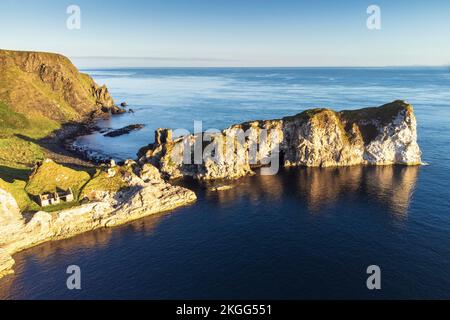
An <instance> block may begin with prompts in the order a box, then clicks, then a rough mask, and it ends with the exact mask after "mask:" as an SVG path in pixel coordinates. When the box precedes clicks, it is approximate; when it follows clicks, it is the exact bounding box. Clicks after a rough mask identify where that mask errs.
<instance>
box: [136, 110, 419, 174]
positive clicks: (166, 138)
mask: <svg viewBox="0 0 450 320" xmlns="http://www.w3.org/2000/svg"><path fill="white" fill-rule="evenodd" d="M196 148H199V149H198V150H196ZM196 151H197V154H198V153H200V160H201V161H198V162H195V161H192V158H194V157H195V153H196ZM138 157H139V162H140V163H142V164H144V163H152V164H153V165H155V166H156V167H158V168H159V169H160V170H161V172H162V173H163V174H164V175H165V176H166V177H167V178H169V179H175V178H180V177H187V176H188V177H193V178H195V179H199V180H214V179H236V178H240V177H243V176H246V175H251V174H254V171H255V169H258V168H261V167H266V166H267V165H268V164H271V165H273V164H274V162H278V164H279V165H280V166H283V167H292V166H306V167H332V166H353V165H392V164H401V165H420V164H421V151H420V148H419V145H418V144H417V124H416V118H415V115H414V110H413V107H412V106H411V105H410V104H408V103H406V102H404V101H394V102H392V103H389V104H386V105H383V106H381V107H377V108H366V109H360V110H353V111H341V112H335V111H332V110H330V109H313V110H307V111H305V112H302V113H300V114H298V115H296V116H291V117H286V118H283V119H279V120H265V121H252V122H247V123H243V124H238V125H234V126H231V127H230V128H228V129H226V130H223V131H222V132H219V133H201V134H195V135H188V136H182V137H178V138H174V137H173V132H172V130H170V129H159V130H158V131H157V132H156V134H155V143H154V144H151V145H149V146H147V147H145V148H143V149H141V150H140V152H139V154H138Z"/></svg>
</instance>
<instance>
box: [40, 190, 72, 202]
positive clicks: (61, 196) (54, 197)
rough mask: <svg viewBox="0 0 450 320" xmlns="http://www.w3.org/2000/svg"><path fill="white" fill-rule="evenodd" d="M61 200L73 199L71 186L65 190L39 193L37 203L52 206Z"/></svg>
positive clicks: (68, 200)
mask: <svg viewBox="0 0 450 320" xmlns="http://www.w3.org/2000/svg"><path fill="white" fill-rule="evenodd" d="M61 201H64V202H73V201H74V195H73V191H72V188H69V190H67V191H61V192H52V193H45V194H41V195H39V205H40V206H41V207H48V206H54V205H57V204H60V203H61Z"/></svg>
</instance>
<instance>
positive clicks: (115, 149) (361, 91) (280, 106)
mask: <svg viewBox="0 0 450 320" xmlns="http://www.w3.org/2000/svg"><path fill="white" fill-rule="evenodd" d="M86 72H88V73H90V74H91V75H92V76H93V77H94V78H95V79H96V80H97V81H98V82H100V83H105V84H106V85H107V86H108V87H109V89H110V91H111V93H112V95H113V96H114V98H115V100H116V102H117V103H120V102H122V101H127V102H128V104H129V105H130V107H131V108H132V109H133V110H134V111H135V113H134V114H125V115H122V116H117V117H114V118H112V119H111V120H108V121H102V122H101V123H100V125H101V126H102V127H107V128H121V127H123V126H125V125H129V124H135V123H143V124H146V127H145V129H143V130H141V131H139V132H134V133H132V134H130V135H128V136H122V137H118V138H105V137H103V136H102V135H101V134H93V135H91V136H88V137H83V138H81V139H79V141H78V143H80V144H83V145H85V146H87V147H88V148H89V149H91V150H94V151H95V152H97V153H99V154H103V155H107V156H112V157H114V158H116V159H117V160H121V159H125V158H135V154H136V152H137V150H138V149H139V148H140V147H142V146H144V145H147V144H148V143H150V142H153V139H154V130H155V129H156V128H159V127H170V128H174V129H177V128H185V129H188V130H193V122H194V121H195V120H201V121H203V128H204V129H205V130H206V129H210V128H217V129H223V128H225V127H227V126H229V125H231V124H234V123H240V122H243V121H246V120H252V119H272V118H280V117H283V116H286V115H293V114H296V113H299V112H301V111H302V110H305V109H309V108H311V107H330V108H333V109H335V110H343V109H355V108H362V107H370V106H378V105H382V104H384V103H387V102H391V101H393V100H397V99H404V100H407V101H408V102H410V103H412V104H413V105H414V107H415V110H416V116H417V119H418V125H419V143H420V145H421V148H422V151H423V159H424V161H425V162H427V163H428V165H427V166H423V167H420V168H416V167H411V168H407V167H401V166H397V167H386V168H375V167H352V168H340V169H306V168H299V169H291V170H286V171H282V172H280V174H279V175H278V176H273V177H261V176H255V177H249V178H244V179H242V180H239V181H238V182H236V187H235V188H234V189H232V190H228V191H223V192H219V193H214V192H210V191H208V189H207V188H205V187H204V186H202V185H199V184H191V185H189V186H188V187H190V188H192V189H194V190H195V191H196V192H197V195H198V198H199V199H198V202H197V203H196V204H194V205H192V206H190V207H187V208H182V209H179V210H176V211H175V212H173V213H170V214H165V215H158V216H153V217H149V218H146V219H142V220H139V221H136V222H134V223H131V224H128V225H126V226H122V227H119V228H116V229H111V230H99V231H95V232H92V233H88V234H85V235H81V236H78V237H76V238H73V239H69V240H65V241H60V242H53V243H47V244H43V245H41V246H38V247H36V248H32V249H30V250H27V251H25V252H22V253H20V254H17V255H15V259H16V262H17V265H16V274H15V275H13V276H9V277H7V278H4V279H2V280H0V298H3V299H5V298H10V299H13V298H23V299H49V298H56V299H72V298H76V299H88V298H89V299H103V298H112V299H119V298H125V299H128V298H129V299H131V298H137V299H179V298H199V299H200V298H215V299H221V298H223V299H225V298H245V299H262V298H268V299H282V298H291V299H294V298H364V299H365V298H370V299H372V298H373V299H380V298H394V299H400V298H402V299H405V298H450V162H449V161H450V138H449V130H450V68H401V69H395V68H369V69H367V68H345V69H340V68H301V69H266V68H264V69H114V70H112V69H111V70H86ZM73 264H75V265H79V266H80V267H81V270H82V290H81V291H69V290H67V288H66V278H67V275H66V268H67V266H69V265H73ZM374 264H375V265H379V266H380V267H381V270H382V290H381V291H377V292H373V291H369V290H368V289H367V288H366V279H367V277H368V275H367V274H366V269H367V267H368V266H370V265H374Z"/></svg>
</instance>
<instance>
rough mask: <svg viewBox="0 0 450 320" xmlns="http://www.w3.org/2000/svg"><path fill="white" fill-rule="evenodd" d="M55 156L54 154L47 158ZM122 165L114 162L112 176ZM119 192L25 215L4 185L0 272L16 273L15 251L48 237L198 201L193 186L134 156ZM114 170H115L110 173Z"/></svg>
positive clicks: (0, 199) (65, 235) (56, 237)
mask: <svg viewBox="0 0 450 320" xmlns="http://www.w3.org/2000/svg"><path fill="white" fill-rule="evenodd" d="M48 161H50V160H48ZM121 169H122V168H120V169H114V168H110V169H109V170H108V174H109V176H110V177H111V178H112V177H113V176H114V175H119V174H120V173H119V172H120V171H119V170H121ZM126 169H127V170H126V171H125V170H124V172H123V176H122V178H124V179H125V178H126V179H127V186H126V187H125V188H121V190H119V191H117V192H108V191H95V189H94V190H91V191H90V193H89V194H88V195H87V196H89V197H90V198H91V201H90V202H88V203H86V204H82V205H80V206H78V207H74V208H71V209H67V210H60V211H56V212H51V213H48V212H44V211H39V212H36V213H34V214H32V215H31V218H29V219H25V218H24V216H23V214H22V212H21V211H20V209H19V206H18V204H17V202H16V200H15V198H14V197H13V196H12V195H11V194H9V193H7V192H5V191H4V190H2V189H0V278H1V277H2V276H5V275H7V274H10V273H13V266H14V260H13V258H12V255H14V254H15V253H17V252H20V251H22V250H25V249H27V248H30V247H33V246H36V245H39V244H41V243H43V242H47V241H55V240H62V239H66V238H70V237H73V236H75V235H78V234H81V233H84V232H88V231H93V230H95V229H99V228H110V227H114V226H118V225H122V224H125V223H127V222H130V221H133V220H137V219H140V218H143V217H146V216H149V215H153V214H157V213H163V212H167V211H170V210H173V209H176V208H179V207H182V206H186V205H189V204H191V203H193V202H195V201H196V199H197V198H196V195H195V193H194V192H193V191H191V190H188V189H185V188H183V187H179V186H173V185H171V184H169V183H167V182H166V181H164V180H163V179H162V178H161V175H160V173H159V171H158V170H157V169H156V168H155V167H153V166H151V165H145V166H143V167H138V166H136V164H135V163H133V162H129V163H128V164H127V168H126ZM111 170H113V172H114V175H113V174H111V172H112V171H111Z"/></svg>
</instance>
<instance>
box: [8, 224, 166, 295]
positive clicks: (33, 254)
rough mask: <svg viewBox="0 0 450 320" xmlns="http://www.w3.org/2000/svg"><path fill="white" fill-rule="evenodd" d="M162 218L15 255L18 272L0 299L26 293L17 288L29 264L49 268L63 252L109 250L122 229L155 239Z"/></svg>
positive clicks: (74, 238)
mask: <svg viewBox="0 0 450 320" xmlns="http://www.w3.org/2000/svg"><path fill="white" fill-rule="evenodd" d="M161 217H162V215H156V216H150V217H147V218H144V219H140V220H137V221H134V222H130V223H129V224H127V225H125V226H122V227H120V226H119V227H116V228H104V229H98V230H95V231H92V232H86V233H83V234H80V235H78V236H76V237H73V238H70V239H65V240H60V241H55V242H46V243H44V244H41V245H39V246H36V247H33V248H31V249H28V250H25V251H23V252H21V253H18V254H16V255H15V256H14V259H15V260H16V265H15V267H14V271H15V273H14V274H12V275H10V276H7V277H5V278H4V279H1V280H0V299H5V298H7V297H9V296H17V295H20V294H23V293H22V292H21V290H22V289H23V288H22V287H21V286H20V284H19V285H16V283H17V281H16V280H17V279H18V278H19V277H20V275H21V274H23V273H24V271H25V268H26V267H28V265H27V262H28V263H32V264H33V265H34V264H41V265H45V264H46V261H47V260H48V258H49V257H52V256H54V255H55V254H57V253H61V252H69V253H70V252H77V251H80V250H81V251H82V250H89V249H92V248H95V250H107V248H108V244H109V242H110V240H111V238H112V236H113V234H114V233H115V232H118V231H119V232H120V229H121V228H122V229H127V231H130V232H135V233H139V234H142V235H143V236H151V234H152V232H153V230H154V229H155V228H156V227H157V225H158V223H159V221H160V219H161Z"/></svg>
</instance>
